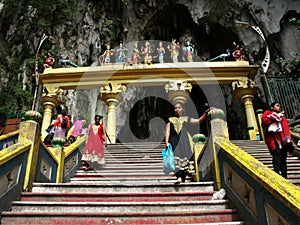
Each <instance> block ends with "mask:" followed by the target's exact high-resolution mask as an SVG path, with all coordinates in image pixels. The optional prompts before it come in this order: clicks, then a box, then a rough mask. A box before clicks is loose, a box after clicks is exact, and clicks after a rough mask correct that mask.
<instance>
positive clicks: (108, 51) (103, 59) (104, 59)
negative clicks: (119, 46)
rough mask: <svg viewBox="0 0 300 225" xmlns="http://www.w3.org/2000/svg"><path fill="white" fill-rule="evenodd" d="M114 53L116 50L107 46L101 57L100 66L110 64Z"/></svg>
mask: <svg viewBox="0 0 300 225" xmlns="http://www.w3.org/2000/svg"><path fill="white" fill-rule="evenodd" d="M113 52H114V50H113V49H110V45H107V46H106V50H105V52H104V53H103V54H102V55H101V56H100V57H99V62H100V65H103V63H110V59H111V56H112V55H113Z"/></svg>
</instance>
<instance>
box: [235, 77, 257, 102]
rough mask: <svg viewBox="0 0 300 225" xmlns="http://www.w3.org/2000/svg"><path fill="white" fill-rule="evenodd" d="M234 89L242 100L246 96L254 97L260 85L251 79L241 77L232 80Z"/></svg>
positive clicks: (236, 95)
mask: <svg viewBox="0 0 300 225" xmlns="http://www.w3.org/2000/svg"><path fill="white" fill-rule="evenodd" d="M232 89H233V91H234V92H235V93H234V95H235V97H237V98H238V99H240V100H241V101H244V99H245V98H251V99H253V98H254V96H255V95H256V93H257V90H258V85H257V84H256V83H255V81H253V80H251V79H247V78H245V79H240V80H238V81H233V82H232Z"/></svg>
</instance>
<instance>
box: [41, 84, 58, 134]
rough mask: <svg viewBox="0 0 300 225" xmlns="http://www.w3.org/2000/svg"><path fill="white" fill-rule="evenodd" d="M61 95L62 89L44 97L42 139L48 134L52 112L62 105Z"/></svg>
mask: <svg viewBox="0 0 300 225" xmlns="http://www.w3.org/2000/svg"><path fill="white" fill-rule="evenodd" d="M60 94H61V91H60V89H58V90H57V91H56V92H54V93H51V94H46V95H44V96H43V97H42V105H43V108H44V115H43V122H42V128H41V136H42V139H43V138H45V137H46V135H47V134H48V133H47V132H46V129H47V128H48V127H49V125H50V124H51V117H52V110H53V109H54V108H55V107H56V106H58V105H59V104H60V103H61V101H60V98H59V97H58V95H60Z"/></svg>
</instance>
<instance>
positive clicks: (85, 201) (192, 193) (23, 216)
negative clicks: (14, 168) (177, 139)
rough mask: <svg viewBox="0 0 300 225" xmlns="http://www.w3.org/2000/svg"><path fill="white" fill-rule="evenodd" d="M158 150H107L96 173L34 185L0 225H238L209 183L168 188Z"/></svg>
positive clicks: (134, 146)
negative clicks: (62, 181)
mask: <svg viewBox="0 0 300 225" xmlns="http://www.w3.org/2000/svg"><path fill="white" fill-rule="evenodd" d="M163 148H164V144H163V143H123V144H111V145H108V146H107V148H106V150H105V151H106V152H105V156H106V164H105V165H103V167H102V168H100V169H99V170H97V171H95V170H91V171H85V170H84V169H83V168H81V169H80V170H78V171H77V174H76V175H75V176H74V177H73V178H71V180H70V182H68V183H60V184H54V183H34V185H33V190H32V192H24V193H22V195H21V200H20V201H14V202H13V203H12V209H11V211H9V212H3V213H2V218H1V224H152V225H153V224H203V225H204V224H206V225H209V224H211V225H212V224H214V225H216V224H220V225H241V224H244V223H243V221H240V220H239V218H238V215H237V212H236V210H235V209H232V208H230V206H229V202H228V200H227V199H226V197H225V199H222V198H223V196H222V197H221V199H218V198H217V197H216V196H217V194H215V193H217V192H216V191H214V188H213V186H214V184H213V182H212V181H206V182H192V180H191V178H190V177H189V178H187V181H186V183H182V184H179V185H174V181H175V180H176V178H175V176H174V175H173V174H170V175H168V176H165V175H164V172H163V168H162V159H161V157H162V156H161V151H162V149H163ZM214 194H215V195H214ZM213 195H214V197H213Z"/></svg>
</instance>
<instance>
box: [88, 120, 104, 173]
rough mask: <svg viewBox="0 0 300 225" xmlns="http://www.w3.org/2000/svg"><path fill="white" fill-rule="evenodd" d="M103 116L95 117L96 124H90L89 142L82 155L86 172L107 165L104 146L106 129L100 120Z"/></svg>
mask: <svg viewBox="0 0 300 225" xmlns="http://www.w3.org/2000/svg"><path fill="white" fill-rule="evenodd" d="M102 118H103V116H101V115H96V116H95V123H94V124H90V125H89V127H88V132H87V135H88V137H87V142H86V146H85V148H84V151H83V154H82V162H83V165H84V166H85V170H91V169H97V168H98V167H100V166H101V165H103V164H105V158H104V145H105V137H106V136H105V128H104V125H103V123H100V120H101V119H102Z"/></svg>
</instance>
